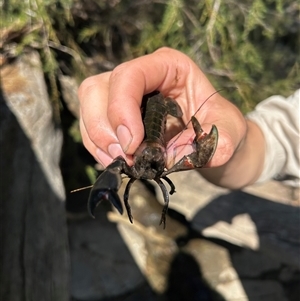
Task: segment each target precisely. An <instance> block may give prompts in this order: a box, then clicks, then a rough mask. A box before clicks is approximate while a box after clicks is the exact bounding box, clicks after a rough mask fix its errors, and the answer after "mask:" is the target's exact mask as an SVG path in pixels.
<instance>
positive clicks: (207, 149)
mask: <svg viewBox="0 0 300 301" xmlns="http://www.w3.org/2000/svg"><path fill="white" fill-rule="evenodd" d="M168 114H170V115H172V116H174V117H178V118H180V117H181V116H182V110H181V108H180V106H179V104H178V103H177V102H176V101H175V100H173V99H171V98H164V97H163V95H162V94H161V93H157V94H156V95H154V96H150V97H149V98H148V99H147V102H146V107H145V111H144V118H143V123H144V129H145V137H144V140H143V142H142V143H141V145H140V146H139V147H138V149H137V150H136V152H135V153H134V155H133V162H134V164H133V165H132V166H129V165H128V164H127V162H126V161H125V159H124V158H123V157H122V156H118V157H117V158H115V159H114V160H113V162H112V163H111V164H110V165H108V166H107V167H106V169H105V170H104V171H103V172H102V174H101V175H100V176H99V177H98V178H97V180H96V182H95V183H94V185H93V187H92V189H91V192H90V195H89V199H88V212H89V213H90V215H91V216H92V217H95V216H94V210H95V208H96V206H97V205H98V204H99V203H100V202H101V201H103V200H108V201H110V202H111V204H113V205H114V206H115V208H116V209H117V210H118V211H119V212H120V214H122V213H123V207H122V203H121V200H120V197H119V195H118V190H119V188H120V186H121V183H122V178H121V175H122V174H125V175H127V176H128V177H129V178H130V180H129V182H128V184H127V186H126V188H125V192H124V205H125V208H126V211H127V214H128V217H129V220H130V222H131V223H132V222H133V218H132V215H131V209H130V205H129V203H128V198H129V191H130V187H131V185H132V184H133V183H134V181H135V180H137V179H143V180H154V181H155V182H156V183H157V184H158V185H159V187H160V189H161V191H162V193H163V197H164V207H163V211H162V215H161V220H160V224H163V226H164V227H165V223H166V213H167V210H168V204H169V193H168V191H167V188H166V187H165V185H164V183H163V182H162V180H161V179H163V180H165V181H166V182H167V183H168V184H169V185H170V188H171V190H170V194H173V193H174V192H175V186H174V184H173V183H172V181H171V180H170V179H169V178H168V177H167V175H168V174H170V173H172V172H178V171H183V170H190V169H194V168H200V167H203V166H204V165H206V164H207V163H208V162H209V161H210V159H211V158H212V156H213V155H214V152H215V149H216V147H217V143H218V130H217V127H216V126H215V125H213V126H212V128H211V131H210V133H209V134H206V133H204V131H203V130H202V128H201V125H200V123H199V122H198V120H197V119H196V117H195V116H192V119H191V122H192V125H193V128H194V132H195V135H196V136H195V138H194V140H193V148H194V151H193V152H192V153H191V154H189V155H185V156H183V158H182V159H180V160H179V161H178V162H177V163H176V164H175V165H174V166H173V167H172V168H170V169H168V170H167V169H166V167H165V166H166V163H165V160H166V158H165V153H166V142H165V137H164V134H165V129H166V122H167V115H168Z"/></svg>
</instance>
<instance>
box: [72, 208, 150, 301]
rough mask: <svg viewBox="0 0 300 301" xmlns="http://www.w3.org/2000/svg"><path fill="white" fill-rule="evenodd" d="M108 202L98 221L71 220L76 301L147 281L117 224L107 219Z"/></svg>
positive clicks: (130, 288)
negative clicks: (121, 235) (122, 237)
mask: <svg viewBox="0 0 300 301" xmlns="http://www.w3.org/2000/svg"><path fill="white" fill-rule="evenodd" d="M103 205H104V206H103ZM105 205H106V206H107V204H101V205H100V206H99V207H100V208H98V209H99V210H98V214H97V218H96V219H95V220H93V219H92V218H90V217H89V218H87V219H83V220H82V221H77V222H70V223H69V237H70V252H71V266H72V279H71V295H72V297H74V298H76V300H100V299H101V300H102V299H104V298H109V297H114V296H118V295H123V294H126V293H127V292H130V291H133V290H134V289H136V288H137V287H139V286H140V285H141V284H143V283H144V282H145V279H144V277H143V275H142V274H141V272H140V271H139V269H138V268H137V266H136V264H135V263H134V260H133V258H132V256H131V254H130V253H129V251H128V249H127V247H126V245H125V244H124V242H123V240H122V239H121V237H120V234H119V233H118V230H117V229H116V226H115V224H113V223H110V222H108V221H107V219H106V211H107V209H106V208H105Z"/></svg>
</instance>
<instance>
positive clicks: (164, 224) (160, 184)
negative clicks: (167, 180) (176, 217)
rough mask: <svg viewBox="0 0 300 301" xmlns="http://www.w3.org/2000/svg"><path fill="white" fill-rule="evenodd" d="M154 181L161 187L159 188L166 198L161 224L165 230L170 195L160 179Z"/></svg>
mask: <svg viewBox="0 0 300 301" xmlns="http://www.w3.org/2000/svg"><path fill="white" fill-rule="evenodd" d="M154 180H155V182H156V183H157V184H158V185H159V187H160V189H161V191H162V193H163V197H164V202H165V205H164V207H163V210H162V213H161V219H160V222H159V224H160V225H161V224H163V228H164V229H165V228H166V214H167V211H168V207H169V194H168V191H167V188H166V186H165V185H164V183H163V182H162V181H161V180H160V179H154ZM172 184H173V183H172Z"/></svg>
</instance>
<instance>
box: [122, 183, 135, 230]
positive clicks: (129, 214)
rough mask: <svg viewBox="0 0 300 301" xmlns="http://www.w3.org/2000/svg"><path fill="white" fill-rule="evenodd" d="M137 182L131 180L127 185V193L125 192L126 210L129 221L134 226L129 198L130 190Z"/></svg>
mask: <svg viewBox="0 0 300 301" xmlns="http://www.w3.org/2000/svg"><path fill="white" fill-rule="evenodd" d="M135 180H136V179H135V178H131V179H130V180H129V182H128V183H127V185H126V188H125V192H124V205H125V208H126V211H127V215H128V218H129V221H130V222H131V223H132V224H133V217H132V214H131V208H130V205H129V203H128V198H129V190H130V188H131V185H132V184H133V183H134V181H135Z"/></svg>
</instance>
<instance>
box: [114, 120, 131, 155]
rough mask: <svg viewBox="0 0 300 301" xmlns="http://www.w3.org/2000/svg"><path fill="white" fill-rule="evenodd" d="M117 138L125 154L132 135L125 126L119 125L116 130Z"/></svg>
mask: <svg viewBox="0 0 300 301" xmlns="http://www.w3.org/2000/svg"><path fill="white" fill-rule="evenodd" d="M117 137H118V139H119V141H120V144H121V147H122V149H123V152H124V153H126V151H127V150H128V148H129V145H130V143H131V141H132V135H131V133H130V131H129V129H128V128H127V127H126V126H125V125H122V124H121V125H119V126H118V128H117Z"/></svg>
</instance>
